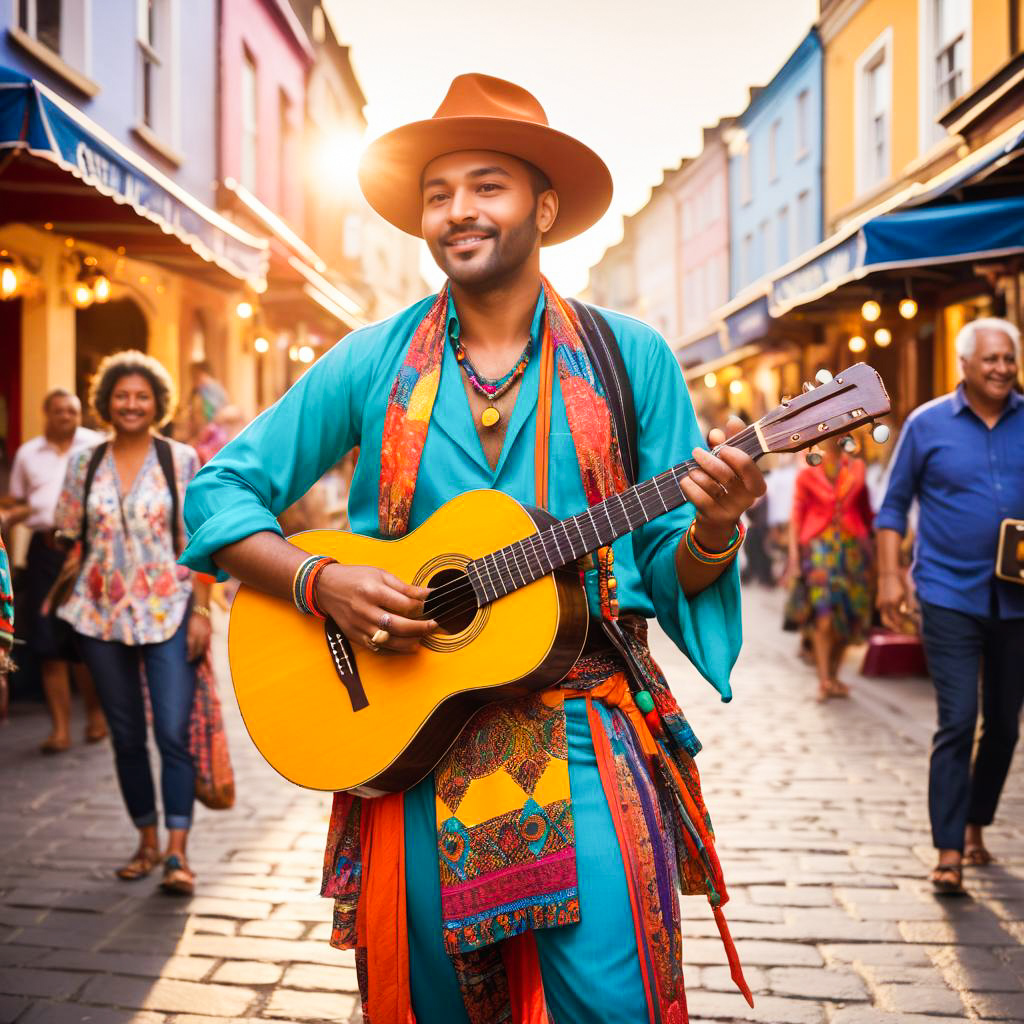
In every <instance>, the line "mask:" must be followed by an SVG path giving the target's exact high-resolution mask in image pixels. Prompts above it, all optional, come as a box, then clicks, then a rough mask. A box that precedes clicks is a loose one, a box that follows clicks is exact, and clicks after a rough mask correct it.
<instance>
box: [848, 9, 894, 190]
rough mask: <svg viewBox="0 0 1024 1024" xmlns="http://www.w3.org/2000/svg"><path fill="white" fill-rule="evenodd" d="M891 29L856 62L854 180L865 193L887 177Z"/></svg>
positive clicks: (890, 106)
mask: <svg viewBox="0 0 1024 1024" xmlns="http://www.w3.org/2000/svg"><path fill="white" fill-rule="evenodd" d="M891 49H892V29H891V28H890V29H886V31H885V32H883V33H882V35H881V36H879V38H878V39H877V40H875V42H874V43H872V45H871V46H870V47H868V49H867V50H866V51H865V52H864V53H863V54H862V55H861V57H860V59H859V60H858V61H857V71H856V73H857V115H856V124H855V129H854V130H855V133H856V179H857V191H858V192H864V191H867V190H868V189H870V188H873V187H874V186H875V185H878V184H880V183H881V182H883V181H885V180H886V178H888V177H889V167H890V154H889V136H890V131H891V125H890V111H891V109H892V62H891V58H890V54H891Z"/></svg>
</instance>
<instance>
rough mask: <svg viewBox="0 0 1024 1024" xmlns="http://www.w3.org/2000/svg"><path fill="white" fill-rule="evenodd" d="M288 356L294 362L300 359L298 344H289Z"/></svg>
mask: <svg viewBox="0 0 1024 1024" xmlns="http://www.w3.org/2000/svg"><path fill="white" fill-rule="evenodd" d="M288 358H289V359H290V360H291V361H292V362H293V363H297V362H298V361H299V346H298V345H289V346H288Z"/></svg>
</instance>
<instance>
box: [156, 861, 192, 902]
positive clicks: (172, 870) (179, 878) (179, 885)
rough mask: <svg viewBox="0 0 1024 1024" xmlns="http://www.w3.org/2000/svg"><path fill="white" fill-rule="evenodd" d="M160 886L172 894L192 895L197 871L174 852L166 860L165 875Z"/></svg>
mask: <svg viewBox="0 0 1024 1024" xmlns="http://www.w3.org/2000/svg"><path fill="white" fill-rule="evenodd" d="M160 888H161V889H163V891H164V892H166V893H170V894H171V895H172V896H191V895H192V893H194V892H195V889H196V876H195V873H194V872H193V871H192V870H191V868H189V866H188V864H186V863H185V859H184V858H183V857H181V856H179V855H178V854H176V853H172V854H170V856H168V858H167V859H166V860H165V861H164V877H163V878H162V879H161V881H160Z"/></svg>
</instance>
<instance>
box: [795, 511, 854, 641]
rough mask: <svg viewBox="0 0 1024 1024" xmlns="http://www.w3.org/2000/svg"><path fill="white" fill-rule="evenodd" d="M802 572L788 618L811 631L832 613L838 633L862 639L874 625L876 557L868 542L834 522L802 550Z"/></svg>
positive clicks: (846, 638)
mask: <svg viewBox="0 0 1024 1024" xmlns="http://www.w3.org/2000/svg"><path fill="white" fill-rule="evenodd" d="M800 565H801V571H802V576H801V578H800V579H799V580H797V582H796V583H795V584H794V587H793V589H792V591H791V592H790V595H789V602H788V605H787V609H786V617H787V619H789V620H790V621H792V622H795V623H798V624H799V625H801V626H802V627H803V628H804V629H805V630H811V629H812V628H813V627H814V624H815V622H816V621H817V620H819V619H821V618H823V617H827V618H829V619H831V621H832V628H833V630H835V633H836V635H837V636H838V637H839V638H840V639H841V640H843V641H845V642H846V643H856V642H857V641H858V640H860V639H861V638H862V637H863V636H864V634H865V633H866V632H867V630H868V628H869V627H870V625H871V561H870V556H869V550H868V545H867V543H866V542H865V541H862V540H858V539H857V538H856V537H854V536H853V535H852V534H850V533H847V532H846V531H845V530H842V529H841V528H840V527H838V526H834V525H833V526H829V527H828V528H827V529H826V530H825V531H824V532H823V533H820V534H819V535H818V536H817V537H814V538H813V539H812V540H811V541H810V542H809V543H808V544H805V545H804V546H803V547H802V548H801V551H800Z"/></svg>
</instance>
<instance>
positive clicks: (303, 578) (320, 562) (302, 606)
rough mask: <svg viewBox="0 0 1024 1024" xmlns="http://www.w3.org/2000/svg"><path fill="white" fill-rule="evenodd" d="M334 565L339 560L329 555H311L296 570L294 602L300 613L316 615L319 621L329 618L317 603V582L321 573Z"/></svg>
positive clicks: (293, 587)
mask: <svg viewBox="0 0 1024 1024" xmlns="http://www.w3.org/2000/svg"><path fill="white" fill-rule="evenodd" d="M332 563H335V564H336V563H337V559H336V558H330V557H329V556H327V555H310V556H309V558H307V559H306V560H305V561H304V562H303V563H302V565H300V566H299V568H298V569H297V570H296V572H295V579H294V580H293V581H292V600H293V601H294V602H295V607H296V608H298V609H299V611H300V612H305V613H306V614H307V615H315V616H316V617H317V618H318V619H325V618H326V617H327V616H326V615H324V613H323V612H322V611H321V610H320V606H319V605H318V604H317V603H316V581H317V580H318V579H319V578H320V573H322V572H323V571H324V569H326V568H327V566H329V565H331V564H332Z"/></svg>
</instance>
